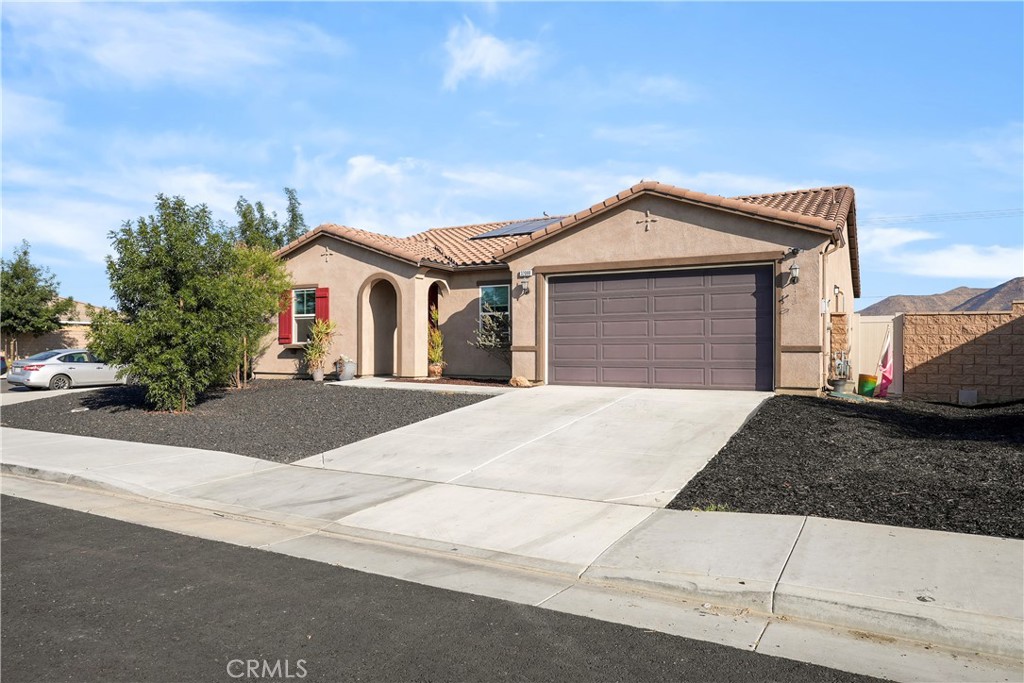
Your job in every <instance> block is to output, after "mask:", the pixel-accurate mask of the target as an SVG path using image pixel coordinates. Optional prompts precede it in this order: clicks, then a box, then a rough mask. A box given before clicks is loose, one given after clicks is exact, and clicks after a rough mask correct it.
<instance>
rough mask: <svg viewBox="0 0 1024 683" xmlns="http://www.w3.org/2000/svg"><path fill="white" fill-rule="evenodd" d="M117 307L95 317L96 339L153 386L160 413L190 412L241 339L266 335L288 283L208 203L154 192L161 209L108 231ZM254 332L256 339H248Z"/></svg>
mask: <svg viewBox="0 0 1024 683" xmlns="http://www.w3.org/2000/svg"><path fill="white" fill-rule="evenodd" d="M110 238H111V241H112V243H113V247H114V252H115V254H116V255H115V256H113V257H107V274H108V276H109V278H110V288H111V290H112V291H113V292H114V298H115V299H116V300H117V302H118V308H119V310H118V311H117V312H116V313H115V312H112V311H109V312H101V313H99V314H97V315H96V316H95V317H94V318H93V325H92V331H91V334H90V343H91V345H92V348H93V350H94V351H95V352H96V353H98V354H99V355H100V356H102V357H104V358H106V359H107V360H108V361H109V362H112V363H117V364H121V365H124V366H125V372H126V373H127V374H129V375H131V376H132V377H134V378H135V379H137V380H138V381H139V383H140V384H142V385H143V386H145V388H146V397H147V400H148V401H149V403H150V404H151V405H152V406H153V407H154V408H156V409H158V410H180V411H185V410H188V408H189V407H191V406H194V405H195V403H196V400H197V399H198V397H199V395H200V394H201V393H202V392H203V391H205V390H207V389H209V388H210V387H211V386H214V385H217V384H223V383H226V382H227V381H228V380H229V379H230V377H231V376H232V374H233V373H234V372H235V369H236V368H237V366H238V363H239V362H240V361H241V359H242V354H243V353H244V342H245V340H247V339H249V338H259V337H262V336H263V335H264V334H266V331H267V329H268V327H267V326H268V325H269V324H270V322H269V321H270V320H271V319H272V316H273V314H274V313H275V312H277V310H278V309H279V307H280V301H281V299H280V295H281V292H282V291H284V290H285V289H288V288H289V287H290V285H289V284H288V281H287V276H286V275H285V272H284V266H283V264H281V263H280V262H278V261H276V260H275V259H273V257H272V256H271V255H270V254H269V253H268V252H266V251H265V250H260V249H254V248H248V247H244V246H242V245H237V244H236V243H235V241H234V240H233V239H232V236H231V235H230V234H228V232H227V231H225V230H223V229H222V228H221V227H220V226H217V225H215V224H214V223H213V220H212V217H211V215H210V211H209V209H208V208H207V207H206V205H203V204H201V205H196V206H189V205H188V204H187V203H186V202H185V200H184V198H182V197H173V198H167V197H166V196H164V195H162V194H161V195H157V200H156V213H155V214H154V215H150V216H149V217H148V218H146V217H140V218H139V219H138V220H137V221H135V223H134V224H133V223H132V222H131V221H127V222H125V224H124V225H123V226H122V227H121V229H120V230H117V231H113V232H111V233H110ZM249 335H254V336H252V337H250V336H249Z"/></svg>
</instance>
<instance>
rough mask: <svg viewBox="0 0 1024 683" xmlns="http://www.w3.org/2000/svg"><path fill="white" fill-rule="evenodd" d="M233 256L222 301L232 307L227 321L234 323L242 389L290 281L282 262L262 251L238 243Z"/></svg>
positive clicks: (238, 379) (236, 363)
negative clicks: (230, 275)
mask: <svg viewBox="0 0 1024 683" xmlns="http://www.w3.org/2000/svg"><path fill="white" fill-rule="evenodd" d="M233 256H234V258H233V263H232V266H233V276H232V277H231V278H230V280H229V282H228V283H226V285H225V286H226V287H227V290H226V292H225V297H224V302H225V304H226V305H227V306H228V307H230V308H231V311H230V313H229V314H228V315H227V316H226V319H227V320H231V321H233V322H234V324H235V328H234V334H235V341H236V348H235V355H234V367H235V368H236V370H235V378H234V379H235V384H236V386H241V387H244V386H246V385H247V384H248V379H249V374H250V371H251V365H252V361H253V359H255V358H257V357H258V356H259V355H260V354H262V353H263V352H264V351H265V350H266V347H265V344H264V341H263V340H265V339H266V338H267V335H268V334H269V333H270V331H271V330H272V329H273V327H274V325H275V324H276V320H274V314H275V313H277V312H279V311H280V309H281V303H282V302H281V293H282V292H286V291H289V290H290V289H291V288H292V282H291V278H290V277H289V275H288V271H287V269H286V268H285V266H284V263H283V262H282V261H281V260H279V259H277V258H276V257H275V256H274V255H273V254H272V253H271V252H269V251H267V250H265V249H260V248H256V247H248V246H246V245H244V244H237V245H235V247H234V252H233Z"/></svg>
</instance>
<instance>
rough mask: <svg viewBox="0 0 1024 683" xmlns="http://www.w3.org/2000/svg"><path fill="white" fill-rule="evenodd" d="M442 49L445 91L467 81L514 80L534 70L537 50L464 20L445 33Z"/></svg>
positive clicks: (526, 43)
mask: <svg viewBox="0 0 1024 683" xmlns="http://www.w3.org/2000/svg"><path fill="white" fill-rule="evenodd" d="M444 49H445V51H446V52H447V53H448V67H447V69H445V74H444V88H445V90H455V89H456V88H457V87H458V85H459V83H460V82H461V81H463V80H465V79H467V78H472V77H476V78H479V79H480V80H482V81H494V80H504V81H516V80H519V79H521V78H523V77H525V76H526V75H528V74H529V73H530V72H531V71H533V69H534V68H536V65H537V61H538V59H539V57H540V50H539V49H538V48H537V46H536V45H535V44H534V43H531V42H528V41H511V40H501V39H500V38H498V37H496V36H493V35H491V34H488V33H484V32H483V31H481V30H480V29H478V28H477V27H476V26H475V25H474V24H473V22H472V21H470V20H469V19H464V20H463V22H462V23H461V24H456V25H455V26H453V27H452V28H451V29H450V30H449V31H448V39H447V40H445V43H444Z"/></svg>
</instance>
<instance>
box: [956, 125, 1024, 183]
mask: <svg viewBox="0 0 1024 683" xmlns="http://www.w3.org/2000/svg"><path fill="white" fill-rule="evenodd" d="M963 144H964V146H965V147H966V149H967V150H968V152H969V153H970V155H971V157H972V159H973V161H974V163H975V165H977V166H980V167H982V168H985V169H988V170H993V171H998V172H999V173H1006V174H1009V175H1012V176H1014V177H1016V178H1020V177H1021V176H1022V175H1024V123H1021V122H1020V121H1018V122H1016V123H1011V124H1008V125H1006V126H1003V127H1002V128H997V129H986V130H982V131H978V132H977V133H975V134H974V135H972V136H971V138H970V139H969V140H968V141H967V142H966V143H963Z"/></svg>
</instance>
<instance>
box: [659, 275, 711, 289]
mask: <svg viewBox="0 0 1024 683" xmlns="http://www.w3.org/2000/svg"><path fill="white" fill-rule="evenodd" d="M651 286H652V287H653V288H654V289H656V290H665V289H676V290H681V291H690V290H695V289H703V288H704V287H705V286H706V284H705V282H704V276H702V275H694V276H692V277H688V278H680V277H679V276H678V275H674V274H673V275H657V274H652V275H651Z"/></svg>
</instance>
